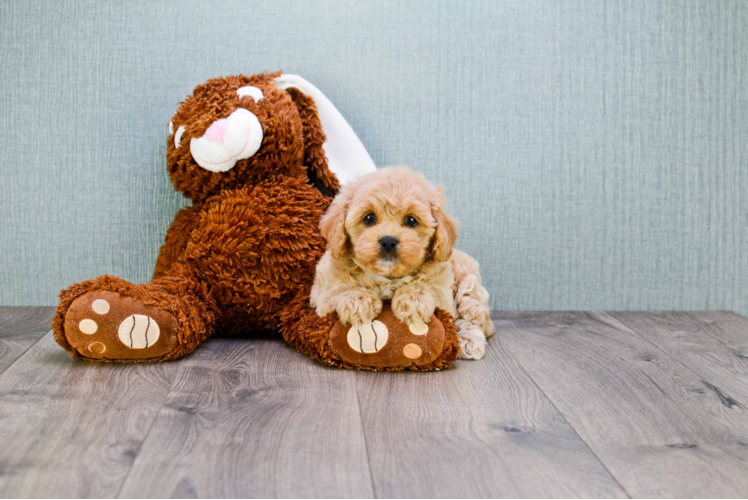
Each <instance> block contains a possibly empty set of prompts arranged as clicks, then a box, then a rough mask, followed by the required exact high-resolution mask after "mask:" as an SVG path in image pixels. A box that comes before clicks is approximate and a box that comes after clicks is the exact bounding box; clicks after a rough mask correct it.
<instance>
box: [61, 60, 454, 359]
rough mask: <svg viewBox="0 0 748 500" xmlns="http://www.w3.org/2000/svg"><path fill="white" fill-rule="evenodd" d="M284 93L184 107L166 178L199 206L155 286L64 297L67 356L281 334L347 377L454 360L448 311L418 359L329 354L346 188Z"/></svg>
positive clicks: (210, 99) (275, 82) (228, 88)
mask: <svg viewBox="0 0 748 500" xmlns="http://www.w3.org/2000/svg"><path fill="white" fill-rule="evenodd" d="M279 81H280V73H274V74H270V73H264V74H260V75H255V76H251V77H247V76H242V75H240V76H234V77H226V78H218V79H213V80H209V81H208V82H206V83H205V84H203V85H200V86H198V87H197V88H196V89H195V91H194V93H193V95H192V96H190V97H188V98H187V99H186V100H185V101H184V102H183V103H182V104H181V105H180V107H179V109H178V110H177V112H176V114H175V115H174V117H173V119H172V123H171V124H170V130H171V135H170V137H169V143H168V147H167V168H168V170H169V172H170V176H171V179H172V181H173V183H174V186H175V187H176V189H178V190H179V191H181V192H182V193H184V195H185V196H186V197H187V198H189V199H190V200H192V206H190V207H187V208H184V209H182V210H180V211H179V213H177V215H176V217H175V219H174V221H173V223H172V224H171V226H170V228H169V230H168V232H167V234H166V238H165V243H164V245H163V246H162V248H161V252H160V254H159V257H158V260H157V263H156V269H155V271H154V276H153V280H152V281H151V282H149V283H145V284H141V285H135V284H132V283H129V282H127V281H125V280H122V279H120V278H116V277H112V276H102V277H99V278H97V279H93V280H88V281H85V282H82V283H79V284H76V285H73V286H71V287H69V288H67V289H66V290H63V291H62V292H61V294H60V299H61V300H60V304H59V306H58V308H57V314H56V317H55V319H54V321H53V329H54V331H55V338H56V340H57V342H58V343H59V344H60V345H61V346H62V347H63V348H65V349H66V350H67V351H68V352H70V354H71V356H73V357H82V358H85V359H88V360H93V361H122V362H128V361H129V362H133V361H164V360H169V359H175V358H178V357H180V356H183V355H185V354H188V353H190V352H192V351H193V350H194V349H195V347H197V346H198V345H199V344H200V343H201V342H203V341H204V340H206V339H207V338H208V337H210V336H211V335H212V334H213V333H215V332H216V331H221V332H224V333H233V332H238V331H245V332H246V331H252V330H263V329H279V330H280V331H281V332H282V333H283V337H284V338H285V339H286V340H287V341H288V342H289V343H290V344H292V345H294V346H295V347H296V348H297V349H299V350H300V351H302V352H305V353H308V354H310V355H311V356H313V357H314V358H316V359H318V360H320V361H322V362H325V363H327V364H332V365H338V366H345V367H349V368H366V369H390V370H392V369H394V370H397V369H405V368H410V369H421V370H428V369H437V368H441V367H445V366H448V365H449V363H450V362H451V361H452V360H454V359H455V357H456V355H457V350H458V346H457V341H456V337H455V333H454V332H455V328H454V324H453V323H452V321H451V318H450V317H449V315H448V314H445V313H444V312H442V311H437V313H436V316H435V317H434V318H433V322H432V323H433V325H434V327H433V328H432V331H433V332H436V333H438V335H437V334H435V337H434V340H433V342H432V341H430V340H429V339H430V338H431V337H429V336H426V337H425V339H423V340H422V341H421V342H422V343H423V342H426V343H425V344H424V346H422V351H423V356H420V357H414V356H413V355H412V350H411V352H410V354H411V355H410V356H407V357H403V356H402V355H399V354H398V355H397V356H394V357H393V356H390V358H392V359H391V360H389V361H387V360H385V361H384V362H383V361H382V359H379V358H377V359H376V360H374V359H372V360H371V362H370V361H369V358H367V357H366V356H365V355H364V356H363V357H361V355H358V357H356V356H353V357H351V356H346V354H345V353H343V356H342V357H341V355H340V354H341V352H340V351H341V349H342V348H340V347H336V345H337V344H336V343H335V342H331V341H330V337H331V331H332V329H333V327H334V326H336V323H338V320H337V317H336V316H335V315H334V314H332V315H329V316H327V317H325V318H320V317H318V316H317V315H316V313H315V312H314V310H313V309H311V307H310V306H309V292H310V289H311V286H312V283H313V281H314V271H315V266H316V264H317V262H318V261H319V259H320V258H321V256H322V254H323V253H324V250H325V241H324V239H323V238H322V236H321V235H320V230H319V222H320V219H321V217H322V215H323V214H324V212H325V210H326V209H327V208H328V206H329V204H330V201H331V198H330V197H329V196H326V194H328V195H329V194H332V195H334V194H335V193H336V192H337V191H338V189H339V186H340V185H339V182H338V177H337V176H336V175H335V174H334V173H333V172H331V170H330V168H328V159H327V157H326V149H328V148H327V146H326V145H325V140H326V137H325V133H324V131H323V124H322V121H321V120H320V117H319V114H318V111H317V105H316V104H315V101H314V100H313V99H312V98H311V97H310V96H309V95H307V94H305V93H304V92H302V91H300V90H299V89H297V88H294V87H290V86H286V85H282V84H279ZM324 104H329V101H328V103H324ZM323 146H325V147H324V148H323ZM330 149H332V148H330ZM327 152H328V155H329V154H330V152H329V151H327ZM343 157H344V158H345V155H343ZM323 193H324V194H323ZM381 324H382V325H384V327H385V328H389V329H390V330H391V332H392V335H390V337H391V338H392V339H393V341H392V342H391V344H390V347H391V346H394V345H399V343H402V342H400V341H399V340H398V342H395V340H397V339H395V337H396V333H397V331H399V330H402V328H401V325H398V324H397V320H396V319H393V318H392V317H386V318H382V321H381ZM337 326H338V330H340V329H341V328H342V325H337ZM439 332H441V333H439ZM338 336H339V335H338ZM333 337H335V335H333ZM437 337H438V338H437ZM380 358H381V356H380ZM390 358H388V359H390Z"/></svg>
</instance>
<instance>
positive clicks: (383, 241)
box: [311, 167, 493, 359]
mask: <svg viewBox="0 0 748 500" xmlns="http://www.w3.org/2000/svg"><path fill="white" fill-rule="evenodd" d="M445 205H446V198H445V196H444V192H443V189H442V188H441V186H439V187H434V186H432V185H431V184H429V183H428V181H426V179H425V178H424V177H423V176H422V175H420V174H418V173H415V172H411V171H410V170H408V169H407V168H404V167H390V168H383V169H381V170H378V171H376V172H373V173H370V174H367V175H365V176H363V177H360V178H359V179H357V180H356V181H354V182H352V183H350V184H347V185H346V186H344V187H343V188H342V189H341V191H340V192H339V194H338V195H337V196H336V197H335V199H334V200H333V202H332V204H331V205H330V208H329V209H328V211H327V213H326V214H325V216H324V217H323V218H322V221H321V223H320V230H321V233H322V236H323V237H324V238H325V240H326V241H327V250H326V252H325V254H324V256H323V257H322V259H321V260H320V262H319V264H318V265H317V273H316V276H315V280H314V286H313V287H312V292H311V304H312V307H314V308H315V310H316V312H317V314H318V315H319V316H326V315H328V314H330V313H332V312H336V313H337V314H338V317H339V318H340V320H341V321H343V322H345V323H347V324H359V323H371V322H372V321H373V320H374V318H376V317H377V316H378V315H379V313H380V312H381V311H382V301H383V300H391V301H392V311H393V312H394V314H395V316H396V317H397V318H398V319H399V320H400V321H403V322H405V323H407V324H409V325H410V324H413V323H426V322H428V321H429V320H430V318H431V316H432V314H434V309H435V308H437V307H438V308H440V309H443V310H445V311H448V312H449V313H450V314H451V315H452V317H454V318H455V324H456V325H457V335H458V337H459V339H460V357H462V358H466V359H480V358H482V357H483V355H484V353H485V348H486V337H488V336H490V335H491V334H493V323H492V322H491V320H490V317H489V309H488V292H487V291H486V289H485V288H484V287H483V286H482V285H481V279H480V274H479V273H478V263H477V262H476V261H475V259H473V258H472V257H470V256H469V255H467V254H466V253H464V252H460V251H457V250H454V251H453V249H452V248H453V246H454V244H455V240H456V239H457V231H456V226H457V222H456V221H455V220H454V219H453V218H452V217H450V216H449V215H447V213H446V212H445V211H444V206H445Z"/></svg>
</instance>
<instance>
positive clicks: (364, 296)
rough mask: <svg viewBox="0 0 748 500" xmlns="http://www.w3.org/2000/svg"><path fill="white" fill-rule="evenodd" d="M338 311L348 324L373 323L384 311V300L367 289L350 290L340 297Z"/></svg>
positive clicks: (343, 320)
mask: <svg viewBox="0 0 748 500" xmlns="http://www.w3.org/2000/svg"><path fill="white" fill-rule="evenodd" d="M336 312H337V313H338V317H339V318H340V320H341V321H342V322H343V323H345V324H348V325H357V324H359V323H371V322H372V321H374V318H376V317H377V316H379V313H381V312H382V300H381V299H380V298H379V297H377V296H376V295H374V294H373V293H369V292H366V291H355V292H348V293H345V294H343V295H342V296H341V297H340V298H339V300H338V307H337V308H336Z"/></svg>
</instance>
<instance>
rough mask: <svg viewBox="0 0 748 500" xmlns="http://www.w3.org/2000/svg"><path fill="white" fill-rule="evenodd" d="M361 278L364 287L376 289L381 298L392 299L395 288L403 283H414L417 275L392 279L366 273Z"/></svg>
mask: <svg viewBox="0 0 748 500" xmlns="http://www.w3.org/2000/svg"><path fill="white" fill-rule="evenodd" d="M360 279H361V281H362V282H363V283H362V284H363V285H364V287H365V288H368V289H369V290H373V291H375V292H376V293H377V295H378V296H379V298H380V299H382V300H392V297H393V296H394V295H395V290H397V289H398V288H400V287H401V286H403V285H407V284H408V283H412V282H413V280H414V279H415V277H413V276H410V275H408V276H403V277H402V278H394V279H390V278H384V277H382V276H374V275H371V274H368V273H365V274H364V275H363V276H362V277H361V278H360Z"/></svg>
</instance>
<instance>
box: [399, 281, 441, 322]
mask: <svg viewBox="0 0 748 500" xmlns="http://www.w3.org/2000/svg"><path fill="white" fill-rule="evenodd" d="M434 309H436V299H435V298H434V296H433V295H432V294H430V293H429V292H428V291H426V290H423V289H422V288H419V287H402V288H400V289H399V290H398V291H397V292H396V293H395V296H394V297H393V298H392V312H394V313H395V317H397V319H399V320H400V321H402V322H403V323H406V324H408V325H410V324H413V323H428V322H429V321H430V320H431V316H432V315H433V314H434Z"/></svg>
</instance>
